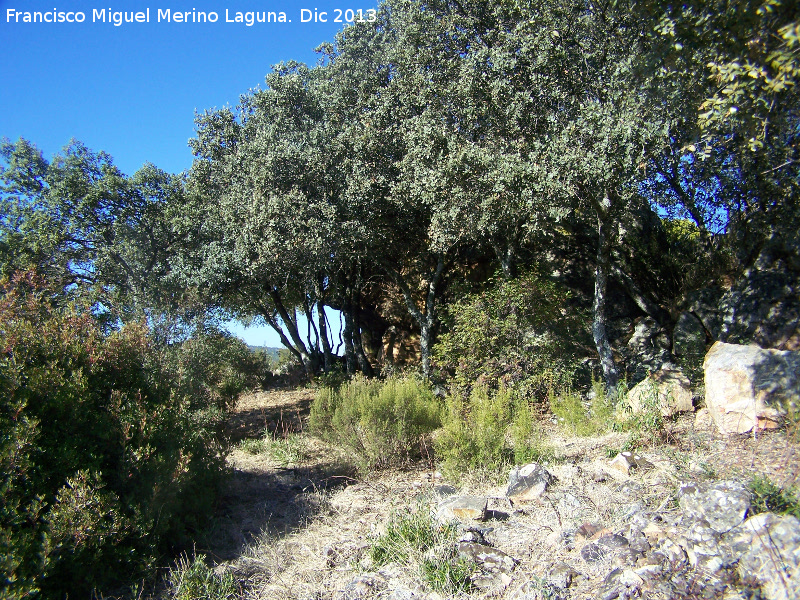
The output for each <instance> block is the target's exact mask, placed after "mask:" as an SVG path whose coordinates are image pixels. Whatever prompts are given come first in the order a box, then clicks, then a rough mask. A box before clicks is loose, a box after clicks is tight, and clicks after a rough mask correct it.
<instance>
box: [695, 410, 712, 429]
mask: <svg viewBox="0 0 800 600" xmlns="http://www.w3.org/2000/svg"><path fill="white" fill-rule="evenodd" d="M694 428H695V429H701V430H706V431H708V430H711V429H714V417H712V416H711V411H710V410H708V409H707V408H705V407H703V408H701V409H700V410H698V411H697V412H696V413H695V415H694Z"/></svg>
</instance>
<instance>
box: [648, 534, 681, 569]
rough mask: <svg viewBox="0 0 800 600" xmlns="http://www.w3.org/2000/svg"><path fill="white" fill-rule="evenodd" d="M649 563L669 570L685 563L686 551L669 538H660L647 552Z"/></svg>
mask: <svg viewBox="0 0 800 600" xmlns="http://www.w3.org/2000/svg"><path fill="white" fill-rule="evenodd" d="M647 558H648V559H649V562H650V564H659V565H661V566H662V567H663V568H664V569H666V570H670V569H674V568H675V567H678V566H680V565H683V564H686V562H687V557H686V552H684V550H683V548H681V547H680V546H679V545H678V544H676V543H675V542H674V541H672V540H671V539H669V538H663V539H660V540H659V541H658V542H656V543H655V544H654V545H653V549H652V550H651V551H650V552H649V553H648V554H647Z"/></svg>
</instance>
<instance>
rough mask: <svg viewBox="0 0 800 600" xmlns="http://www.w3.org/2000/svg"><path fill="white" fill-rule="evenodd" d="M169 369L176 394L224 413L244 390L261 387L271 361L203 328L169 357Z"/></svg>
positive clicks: (227, 335) (236, 340)
mask: <svg viewBox="0 0 800 600" xmlns="http://www.w3.org/2000/svg"><path fill="white" fill-rule="evenodd" d="M168 358H169V368H170V369H171V370H173V371H174V375H173V377H174V382H175V383H176V384H177V385H178V387H179V393H180V394H181V395H182V396H185V397H187V398H192V399H193V400H194V402H195V404H197V405H199V406H207V405H211V404H214V405H216V406H217V407H218V408H220V409H222V410H224V409H226V408H228V407H230V405H231V404H232V403H233V402H235V401H236V399H237V398H238V397H239V394H241V393H242V392H244V391H245V390H248V389H252V388H255V387H258V386H260V385H262V383H263V382H264V381H265V380H266V379H267V377H268V376H269V373H270V368H271V366H272V360H271V358H270V357H269V355H268V354H267V353H265V352H253V351H252V350H250V348H248V347H247V344H245V343H244V342H243V341H242V340H240V339H239V338H237V337H235V336H233V335H232V334H230V333H228V332H226V331H220V330H218V329H215V328H206V329H204V330H202V331H199V332H196V333H195V334H194V335H193V336H192V337H191V338H189V339H188V340H186V341H185V342H183V343H182V344H178V345H175V346H174V347H172V348H171V352H169V354H168Z"/></svg>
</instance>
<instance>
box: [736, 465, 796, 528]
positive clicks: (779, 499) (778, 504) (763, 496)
mask: <svg viewBox="0 0 800 600" xmlns="http://www.w3.org/2000/svg"><path fill="white" fill-rule="evenodd" d="M747 487H748V488H750V491H751V492H752V494H753V498H752V507H753V513H754V514H758V513H762V512H767V511H769V512H774V513H778V514H781V515H792V516H794V517H797V518H798V519H800V497H798V492H800V490H798V489H797V488H795V487H794V486H790V487H788V488H781V487H779V486H777V485H775V483H773V482H772V481H771V480H770V479H769V478H768V477H764V476H759V475H756V476H755V477H753V479H751V480H750V482H749V483H748V485H747Z"/></svg>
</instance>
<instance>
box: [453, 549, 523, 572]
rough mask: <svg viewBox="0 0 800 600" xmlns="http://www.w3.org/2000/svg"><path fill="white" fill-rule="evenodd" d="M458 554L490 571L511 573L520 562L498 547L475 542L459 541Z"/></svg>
mask: <svg viewBox="0 0 800 600" xmlns="http://www.w3.org/2000/svg"><path fill="white" fill-rule="evenodd" d="M458 554H459V555H460V556H462V557H463V558H466V559H468V560H471V561H472V562H474V563H475V564H477V565H478V566H479V567H480V568H481V569H483V570H484V571H489V572H498V571H499V572H503V573H510V572H511V571H513V570H514V568H515V567H516V566H517V563H518V562H519V561H518V560H516V559H515V558H512V557H510V556H509V555H508V554H506V553H505V552H503V551H501V550H498V549H497V548H492V547H491V546H486V545H485V544H476V543H474V542H459V544H458Z"/></svg>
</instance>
